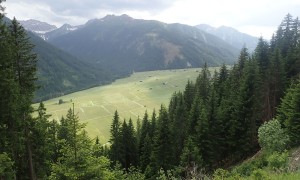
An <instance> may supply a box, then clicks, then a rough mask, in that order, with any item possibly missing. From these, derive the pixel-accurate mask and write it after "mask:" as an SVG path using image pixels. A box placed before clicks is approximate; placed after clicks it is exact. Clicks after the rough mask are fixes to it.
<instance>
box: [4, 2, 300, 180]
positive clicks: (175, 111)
mask: <svg viewBox="0 0 300 180" xmlns="http://www.w3.org/2000/svg"><path fill="white" fill-rule="evenodd" d="M2 1H3V0H0V3H1V2H2ZM0 10H1V13H2V12H3V10H4V8H3V7H0ZM299 25H300V23H299V20H298V18H295V19H294V18H293V17H292V16H291V15H290V14H288V15H287V16H286V17H285V18H284V19H283V21H282V23H281V24H280V26H279V27H278V30H277V32H276V33H275V34H274V36H273V37H272V39H271V41H270V42H268V41H266V40H264V39H263V38H260V39H259V42H258V45H257V47H256V49H255V51H254V53H253V54H249V53H248V50H247V49H246V48H243V49H242V50H241V52H240V55H239V58H238V61H237V63H236V64H235V65H233V66H232V67H227V66H225V65H223V66H222V67H221V68H220V70H219V71H218V72H214V73H212V74H211V73H210V72H209V71H208V68H207V66H206V65H205V66H204V67H203V69H202V71H201V72H200V74H199V76H198V78H197V79H196V81H195V82H191V81H189V82H187V85H186V88H185V90H184V91H183V92H175V93H174V94H173V96H172V98H171V99H170V103H169V106H168V107H166V106H164V105H161V108H160V109H159V110H157V111H155V110H154V111H153V112H151V113H150V112H149V113H148V112H145V115H144V117H142V118H141V119H138V123H137V125H134V124H133V123H132V120H131V119H129V120H122V119H120V117H119V115H118V111H116V112H115V114H114V117H112V124H111V129H110V131H111V137H110V141H109V143H107V144H101V142H99V139H98V138H96V139H91V138H90V137H89V136H88V133H87V132H86V131H85V130H84V127H85V124H83V123H80V122H79V119H78V116H77V114H75V112H74V108H73V109H72V108H71V109H70V110H69V111H68V112H66V113H67V114H66V116H65V117H63V118H62V119H61V120H60V122H57V121H55V120H51V117H50V116H49V115H48V114H47V111H46V108H45V107H44V105H43V103H40V105H39V107H38V108H37V109H33V107H32V103H33V98H34V93H35V91H36V90H37V87H36V84H35V82H36V81H37V78H36V77H37V69H36V68H37V56H36V54H35V53H33V48H34V46H33V45H32V44H31V43H30V41H29V37H28V36H27V33H26V31H25V30H24V28H23V27H22V26H21V25H20V24H19V23H18V21H17V20H16V19H13V20H12V23H11V24H9V25H6V24H5V23H4V21H3V13H2V14H1V17H0V74H1V76H0V94H1V101H0V179H1V180H2V179H32V180H35V179H72V180H73V179H203V178H205V177H207V178H215V179H218V178H220V176H221V177H222V178H221V179H224V178H225V176H222V175H224V174H226V173H229V170H230V168H231V167H232V166H234V165H236V164H238V163H240V162H242V161H243V160H245V159H247V158H249V157H251V156H253V155H254V154H256V153H257V152H258V151H260V149H262V151H264V152H266V153H267V154H268V158H267V159H268V160H267V163H269V164H272V162H273V166H272V167H274V169H273V170H272V171H270V172H271V173H275V172H276V173H278V172H279V171H278V169H276V168H279V167H281V166H279V165H276V163H277V162H278V161H275V160H274V159H280V158H277V157H283V156H284V155H285V154H284V153H286V151H284V150H286V149H290V148H293V147H298V146H299V145H300V80H299V73H300V44H299V43H300V36H299V30H300V27H299ZM33 113H36V114H37V115H36V116H33V115H32V114H33ZM274 143H276V145H275V146H274ZM272 157H273V160H272ZM274 157H275V158H274ZM270 159H271V160H270ZM274 162H275V163H274ZM274 164H275V165H274ZM277 164H278V163H277ZM263 166H264V163H261V164H259V165H257V164H256V166H255V167H258V168H261V167H263ZM251 167H254V165H253V166H251ZM247 170H250V166H246V165H244V166H241V167H240V170H237V172H235V173H236V174H235V177H243V176H248V175H251V173H253V172H254V173H256V174H255V175H257V176H258V175H261V174H259V173H261V172H260V171H256V170H255V169H253V170H252V171H251V172H249V173H246V171H247ZM227 171H228V172H227ZM225 172H226V173H225ZM247 172H248V171H247ZM227 176H228V177H229V176H230V175H226V177H227Z"/></svg>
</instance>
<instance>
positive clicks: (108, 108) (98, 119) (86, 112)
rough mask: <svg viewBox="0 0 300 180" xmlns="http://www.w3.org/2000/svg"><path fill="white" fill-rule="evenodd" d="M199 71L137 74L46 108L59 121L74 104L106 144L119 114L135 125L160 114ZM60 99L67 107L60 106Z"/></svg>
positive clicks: (51, 102) (93, 134)
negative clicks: (164, 106) (145, 117)
mask: <svg viewBox="0 0 300 180" xmlns="http://www.w3.org/2000/svg"><path fill="white" fill-rule="evenodd" d="M210 69H211V71H214V70H215V69H216V68H210ZM200 71H201V68H192V69H178V70H162V71H148V72H138V73H134V74H133V75H131V76H130V77H128V78H123V79H119V80H116V81H115V82H113V83H112V84H109V85H104V86H99V87H94V88H91V89H87V90H84V91H79V92H76V93H72V94H68V95H65V96H61V97H58V98H54V99H50V100H47V101H45V102H44V104H45V107H46V108H47V113H49V114H51V115H52V117H51V118H50V119H56V120H60V118H61V117H62V116H65V115H66V113H67V111H68V109H70V108H71V107H72V103H74V106H75V113H78V116H79V119H80V121H81V122H84V123H87V126H86V130H87V131H88V133H89V135H90V136H91V137H92V138H94V137H96V136H99V139H100V142H101V143H105V142H107V141H108V139H109V129H110V125H111V123H112V118H113V114H114V112H115V111H116V110H118V113H119V115H120V120H121V121H123V119H124V118H126V119H127V120H128V119H129V118H130V117H131V118H132V120H133V122H134V124H135V123H136V120H137V118H138V117H140V118H142V117H143V115H144V113H145V111H146V110H147V112H148V113H152V111H153V109H156V112H157V113H158V110H159V108H160V105H161V103H163V104H164V105H168V103H169V101H170V98H171V95H172V94H173V93H174V92H175V91H177V92H178V91H183V90H184V88H185V85H186V83H187V81H188V80H191V81H195V79H196V77H197V76H198V75H199V72H200ZM60 99H62V100H63V101H64V103H62V104H59V100H60ZM37 106H38V104H36V105H35V107H37Z"/></svg>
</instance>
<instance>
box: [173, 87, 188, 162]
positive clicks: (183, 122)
mask: <svg viewBox="0 0 300 180" xmlns="http://www.w3.org/2000/svg"><path fill="white" fill-rule="evenodd" d="M174 96H176V99H177V100H176V105H175V107H174V110H173V112H171V111H169V114H170V119H171V131H172V137H173V138H172V140H173V141H172V146H173V148H172V149H173V153H174V154H173V157H180V155H181V153H182V149H183V146H184V141H185V139H186V136H187V128H188V115H187V108H186V103H185V101H184V97H183V94H182V93H181V92H178V93H175V94H174ZM174 96H173V98H175V97H174ZM171 113H173V116H171ZM172 118H173V119H172ZM173 163H174V165H175V166H178V165H179V163H180V159H179V158H173Z"/></svg>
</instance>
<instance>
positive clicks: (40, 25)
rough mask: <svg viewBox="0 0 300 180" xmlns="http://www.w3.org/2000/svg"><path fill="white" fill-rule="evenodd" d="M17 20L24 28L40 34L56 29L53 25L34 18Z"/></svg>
mask: <svg viewBox="0 0 300 180" xmlns="http://www.w3.org/2000/svg"><path fill="white" fill-rule="evenodd" d="M19 22H20V23H21V25H22V26H23V27H24V28H25V29H27V30H29V31H32V32H36V33H40V34H44V33H46V32H49V31H53V30H54V29H57V27H56V26H55V25H52V24H48V23H46V22H42V21H38V20H35V19H29V20H25V21H19Z"/></svg>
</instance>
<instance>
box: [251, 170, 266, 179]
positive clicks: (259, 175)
mask: <svg viewBox="0 0 300 180" xmlns="http://www.w3.org/2000/svg"><path fill="white" fill-rule="evenodd" d="M251 179H255V180H267V179H270V177H269V175H268V173H267V172H266V171H264V170H262V169H256V170H254V171H253V172H252V174H251Z"/></svg>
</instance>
